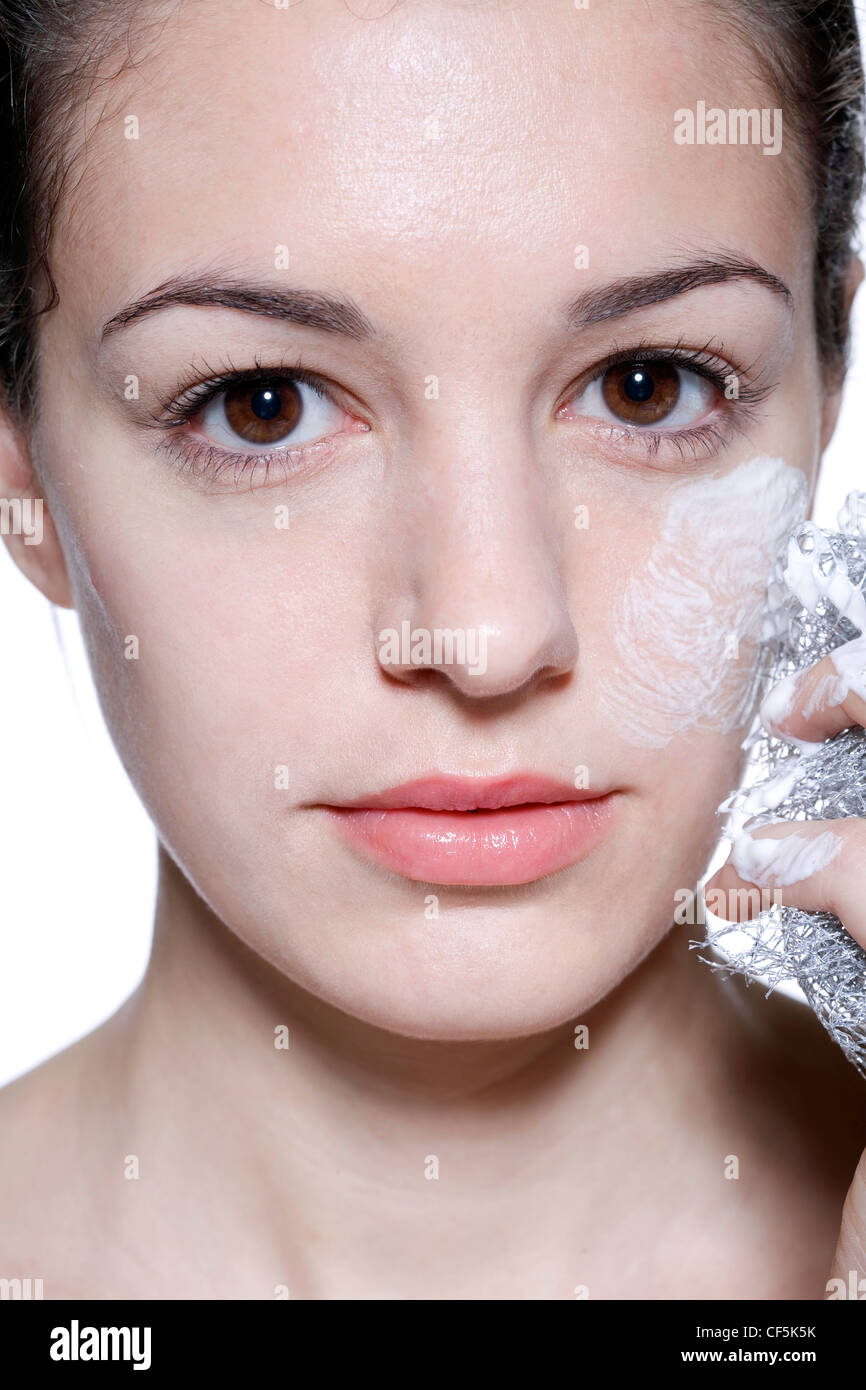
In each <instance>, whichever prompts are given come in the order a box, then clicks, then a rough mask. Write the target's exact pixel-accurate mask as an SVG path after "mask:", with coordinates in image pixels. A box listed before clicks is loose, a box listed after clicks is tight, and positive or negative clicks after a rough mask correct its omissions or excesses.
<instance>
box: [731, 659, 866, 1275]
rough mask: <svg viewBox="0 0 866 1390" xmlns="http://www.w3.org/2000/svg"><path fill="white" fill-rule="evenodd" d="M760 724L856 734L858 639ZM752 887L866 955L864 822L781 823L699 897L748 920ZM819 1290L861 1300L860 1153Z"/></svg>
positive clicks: (801, 735)
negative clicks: (833, 927) (827, 919)
mask: <svg viewBox="0 0 866 1390" xmlns="http://www.w3.org/2000/svg"><path fill="white" fill-rule="evenodd" d="M761 717H762V720H763V723H764V725H765V727H766V728H768V729H769V730H770V732H773V733H777V734H779V735H782V736H786V737H792V738H794V739H799V740H803V741H805V742H808V743H821V742H823V741H824V740H825V739H827V738H830V737H831V736H832V735H834V734H837V733H841V731H842V730H843V729H847V728H851V727H852V726H854V725H858V724H859V725H861V726H862V727H866V636H861V637H859V638H857V639H856V640H855V641H853V642H848V643H846V644H845V645H844V646H842V647H839V648H837V649H836V650H835V651H833V652H831V653H830V655H829V656H827V657H825V658H824V659H823V660H822V661H819V662H817V663H816V664H815V665H814V666H811V667H809V668H807V669H806V670H805V671H802V672H799V673H797V674H796V675H794V676H792V677H789V678H788V679H787V680H784V681H781V682H780V683H779V684H778V685H776V686H774V687H773V689H772V690H771V691H770V693H769V695H768V697H767V699H766V700H765V701H764V704H763V706H762V709H761ZM756 887H757V888H760V889H770V890H773V892H772V896H773V900H774V901H775V902H779V903H782V904H784V906H786V907H798V908H801V909H802V910H804V911H806V912H816V911H825V912H832V913H834V914H835V915H836V916H837V917H838V918H839V919H840V921H841V922H842V923H843V925H844V926H845V928H846V930H847V931H848V932H850V934H851V936H852V937H853V938H854V940H855V941H857V942H858V943H859V945H861V946H862V947H864V949H866V819H863V818H861V817H857V816H851V817H847V818H846V819H843V820H823V821H821V820H815V821H788V822H785V823H784V824H781V823H780V824H774V825H762V826H760V827H758V828H756V829H755V831H754V832H753V833H752V834H749V833H748V832H746V833H744V834H743V835H741V836H739V837H737V839H736V840H735V841H734V845H733V848H732V850H731V854H730V856H729V858H728V861H727V862H726V863H725V864H724V866H723V867H722V868H721V869H720V870H719V872H718V873H717V874H715V875H714V876H713V878H712V879H711V880H710V881H709V882H708V883H707V885H706V890H705V891H706V893H707V895H709V894H710V893H716V894H718V893H719V892H721V893H723V894H725V895H728V902H729V904H730V907H731V909H732V911H731V914H730V918H729V920H731V921H737V920H740V918H741V917H743V916H750V915H754V914H753V910H752V908H751V906H750V903H753V902H754V898H755V892H754V890H755V888H756ZM731 890H733V891H731ZM749 890H751V891H749ZM716 901H718V899H716ZM830 1280H836V1281H841V1282H837V1283H835V1284H833V1283H831V1282H830ZM861 1281H863V1282H862V1283H861ZM858 1290H859V1293H858ZM827 1291H828V1297H835V1298H845V1297H860V1298H862V1297H864V1296H866V1150H864V1153H863V1155H862V1157H861V1159H860V1162H859V1163H858V1165H857V1169H856V1171H855V1173H854V1178H853V1181H852V1183H851V1186H850V1188H849V1189H848V1195H847V1197H846V1199H845V1204H844V1207H843V1210H842V1224H841V1228H840V1231H839V1238H838V1241H837V1244H836V1252H835V1255H834V1258H833V1264H832V1266H831V1270H830V1276H829V1280H828V1284H827Z"/></svg>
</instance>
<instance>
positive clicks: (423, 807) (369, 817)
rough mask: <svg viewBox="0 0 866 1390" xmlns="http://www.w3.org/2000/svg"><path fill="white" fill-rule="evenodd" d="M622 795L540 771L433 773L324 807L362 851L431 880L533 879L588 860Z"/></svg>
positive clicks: (481, 883) (486, 883) (498, 882)
mask: <svg viewBox="0 0 866 1390" xmlns="http://www.w3.org/2000/svg"><path fill="white" fill-rule="evenodd" d="M614 800H615V797H614V794H613V793H610V792H608V793H605V794H601V795H599V794H598V793H588V792H581V791H576V790H575V788H574V787H573V786H570V785H569V784H568V783H567V782H559V781H555V780H553V779H551V778H548V777H540V776H535V775H531V774H525V775H518V776H509V777H500V778H492V779H483V780H482V779H480V778H463V777H448V776H438V775H437V776H433V777H424V778H420V779H418V780H417V781H414V782H407V783H404V784H403V785H402V786H400V787H391V788H389V789H388V790H386V791H381V792H376V793H374V794H372V795H369V796H364V797H361V798H358V799H357V800H355V801H351V802H347V803H345V804H342V805H328V806H326V807H325V809H326V811H327V812H328V814H329V815H330V816H331V818H332V819H333V821H334V823H335V825H336V828H337V830H338V832H339V833H340V834H341V836H342V837H343V839H344V840H345V842H346V843H347V844H348V845H349V846H350V847H351V848H352V849H354V850H356V851H358V852H360V853H361V854H362V855H363V857H365V858H368V859H372V860H374V861H376V862H378V863H379V864H381V865H382V866H383V867H385V868H387V869H389V870H391V871H392V872H394V873H399V874H402V875H403V876H404V877H405V878H409V879H414V880H417V881H419V882H423V883H437V884H443V885H464V886H467V887H501V886H506V885H510V884H519V883H532V882H534V881H535V880H536V879H539V878H544V877H545V876H546V875H548V874H552V873H556V872H557V871H558V870H560V869H564V868H567V867H569V866H570V865H572V864H576V863H578V862H579V861H580V860H581V859H583V858H585V857H586V855H587V854H589V853H590V852H591V851H592V850H593V849H594V848H595V847H596V845H597V844H598V843H599V842H600V841H601V839H602V838H603V836H604V833H605V831H606V829H607V826H608V824H609V822H610V819H611V815H612V812H613V807H614Z"/></svg>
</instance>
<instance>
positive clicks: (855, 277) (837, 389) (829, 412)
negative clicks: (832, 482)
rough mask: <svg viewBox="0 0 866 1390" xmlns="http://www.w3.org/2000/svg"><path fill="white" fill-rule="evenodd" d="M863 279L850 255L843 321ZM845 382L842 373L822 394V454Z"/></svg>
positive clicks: (859, 264)
mask: <svg viewBox="0 0 866 1390" xmlns="http://www.w3.org/2000/svg"><path fill="white" fill-rule="evenodd" d="M862 279H863V262H862V261H861V260H860V259H859V257H858V256H852V257H851V259H850V261H849V262H848V269H847V271H846V272H845V279H844V281H843V285H842V304H843V308H844V313H845V322H846V323H847V322H848V319H849V318H850V314H851V305H852V304H853V302H854V296H855V294H856V293H857V290H858V289H859V288H860V282H861V281H862ZM844 384H845V378H844V374H843V375H841V376H840V377H839V380H838V381H836V382H833V384H832V385H831V386H830V387H829V389H828V390H827V392H826V393H825V396H824V404H823V406H822V409H821V453H822V454H823V452H824V450H825V449H826V447H827V445H828V444H829V443H830V440H831V439H832V437H833V431H834V430H835V428H836V421H837V420H838V418H839V407H840V406H841V404H842V387H843V386H844Z"/></svg>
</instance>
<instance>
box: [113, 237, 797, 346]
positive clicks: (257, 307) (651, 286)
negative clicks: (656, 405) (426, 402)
mask: <svg viewBox="0 0 866 1390" xmlns="http://www.w3.org/2000/svg"><path fill="white" fill-rule="evenodd" d="M731 280H751V281H752V282H753V283H757V284H759V285H763V286H764V288H765V289H768V290H770V291H772V292H773V293H774V294H776V295H779V296H780V297H781V298H782V299H784V300H785V301H786V302H787V304H788V305H790V304H791V303H792V300H793V296H792V294H791V291H790V290H789V289H788V287H787V285H786V284H785V283H784V282H783V281H782V280H780V279H779V277H778V276H777V275H773V274H772V273H771V272H770V271H769V270H765V269H764V267H763V266H760V265H758V264H757V262H756V261H751V260H748V259H745V258H742V257H739V256H732V255H722V256H719V257H715V258H712V259H703V260H696V261H690V262H688V263H687V264H685V265H681V266H673V267H670V268H669V269H667V270H660V271H657V272H655V273H653V274H650V275H630V276H626V277H624V278H623V279H621V280H614V281H613V282H611V283H608V284H606V285H600V286H598V287H597V288H595V289H591V290H586V291H585V292H584V293H583V294H581V295H578V296H577V298H576V299H573V300H571V301H570V302H569V303H567V304H566V305H565V306H564V310H563V312H564V317H565V320H566V322H567V324H568V326H569V328H571V329H572V330H575V329H580V328H588V327H591V326H592V325H593V324H596V323H603V322H604V321H605V320H606V319H616V318H623V317H624V316H625V315H626V314H630V313H633V312H634V311H635V310H637V309H645V308H647V307H649V306H651V305H653V304H661V303H663V302H664V301H665V300H668V299H674V298H676V297H677V296H678V295H682V294H688V293H689V292H690V291H691V290H696V289H701V288H703V287H704V286H707V285H719V284H724V283H726V282H728V281H731ZM178 306H185V307H187V308H194V309H199V308H213V307H217V308H223V309H238V310H241V311H242V312H245V313H250V314H258V315H260V316H262V317H264V318H275V319H282V320H284V321H286V322H289V323H298V324H302V325H305V326H306V327H308V328H318V329H321V330H322V331H323V332H325V333H334V334H337V335H340V336H342V337H346V338H351V339H352V340H353V341H355V342H364V341H367V340H369V339H372V338H375V337H376V336H377V332H376V329H375V327H374V325H373V323H372V321H371V320H370V319H369V318H368V317H367V315H366V314H365V313H364V312H363V311H362V310H361V309H360V308H359V307H358V305H357V304H355V303H354V301H353V300H352V299H350V298H348V297H343V298H338V297H336V296H333V295H328V294H322V293H320V292H317V291H310V290H301V289H274V288H272V287H270V286H267V285H255V284H249V283H246V282H244V281H239V280H234V279H229V278H223V277H220V276H217V277H214V276H213V275H199V276H178V277H175V278H173V279H171V280H166V281H165V282H164V283H163V284H161V285H159V286H157V288H156V289H154V290H151V291H150V293H148V294H146V295H144V297H143V298H141V299H136V300H133V302H132V303H131V304H127V306H126V307H125V308H124V309H121V310H120V312H119V313H117V314H114V315H113V317H112V318H110V319H109V320H108V321H107V323H106V324H105V325H104V327H103V329H102V334H101V341H102V342H105V340H106V338H109V337H111V336H112V335H113V334H115V333H118V332H120V331H121V330H122V329H124V328H127V327H129V325H130V324H133V323H137V322H139V321H140V320H141V319H144V318H147V317H148V316H149V315H151V314H155V313H158V312H159V311H160V310H161V309H171V308H176V307H178Z"/></svg>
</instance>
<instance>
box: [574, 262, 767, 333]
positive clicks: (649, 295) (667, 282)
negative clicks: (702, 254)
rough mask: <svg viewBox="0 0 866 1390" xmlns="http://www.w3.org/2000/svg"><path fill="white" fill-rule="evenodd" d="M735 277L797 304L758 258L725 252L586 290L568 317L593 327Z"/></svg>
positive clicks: (582, 324) (575, 324)
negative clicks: (726, 253)
mask: <svg viewBox="0 0 866 1390" xmlns="http://www.w3.org/2000/svg"><path fill="white" fill-rule="evenodd" d="M731 280H750V281H752V283H754V284H758V285H763V287H764V288H765V289H767V290H770V291H771V292H772V293H773V294H776V295H779V296H780V298H782V299H784V300H785V302H786V304H787V305H788V307H789V308H790V306H791V305H792V304H793V298H794V297H793V295H792V294H791V291H790V290H789V289H788V286H787V285H786V284H785V283H784V281H783V280H780V279H779V277H778V275H773V274H772V272H771V271H769V270H765V269H764V267H763V266H761V265H758V263H757V261H752V260H749V259H747V258H744V257H741V256H734V255H721V256H718V257H713V258H706V259H703V260H696V261H689V262H687V263H686V264H685V265H681V266H672V267H670V268H669V269H668V270H660V271H657V272H656V273H655V274H652V275H630V276H626V277H625V278H623V279H622V280H614V281H613V282H612V283H609V284H607V285H601V286H599V287H598V288H597V289H591V290H586V291H585V293H583V294H580V295H578V296H577V298H576V299H573V300H571V301H570V303H568V304H567V305H566V306H565V318H566V321H567V323H568V326H569V328H571V329H578V328H589V327H591V326H592V325H593V324H595V323H603V322H604V321H605V320H606V319H616V318H623V317H624V316H625V315H626V314H631V313H633V312H634V311H635V310H636V309H646V308H648V307H649V306H651V305H653V304H663V303H664V302H665V300H668V299H675V298H676V297H677V296H678V295H681V294H688V293H690V291H691V290H698V289H702V288H704V287H705V286H707V285H722V284H726V283H727V282H729V281H731Z"/></svg>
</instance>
